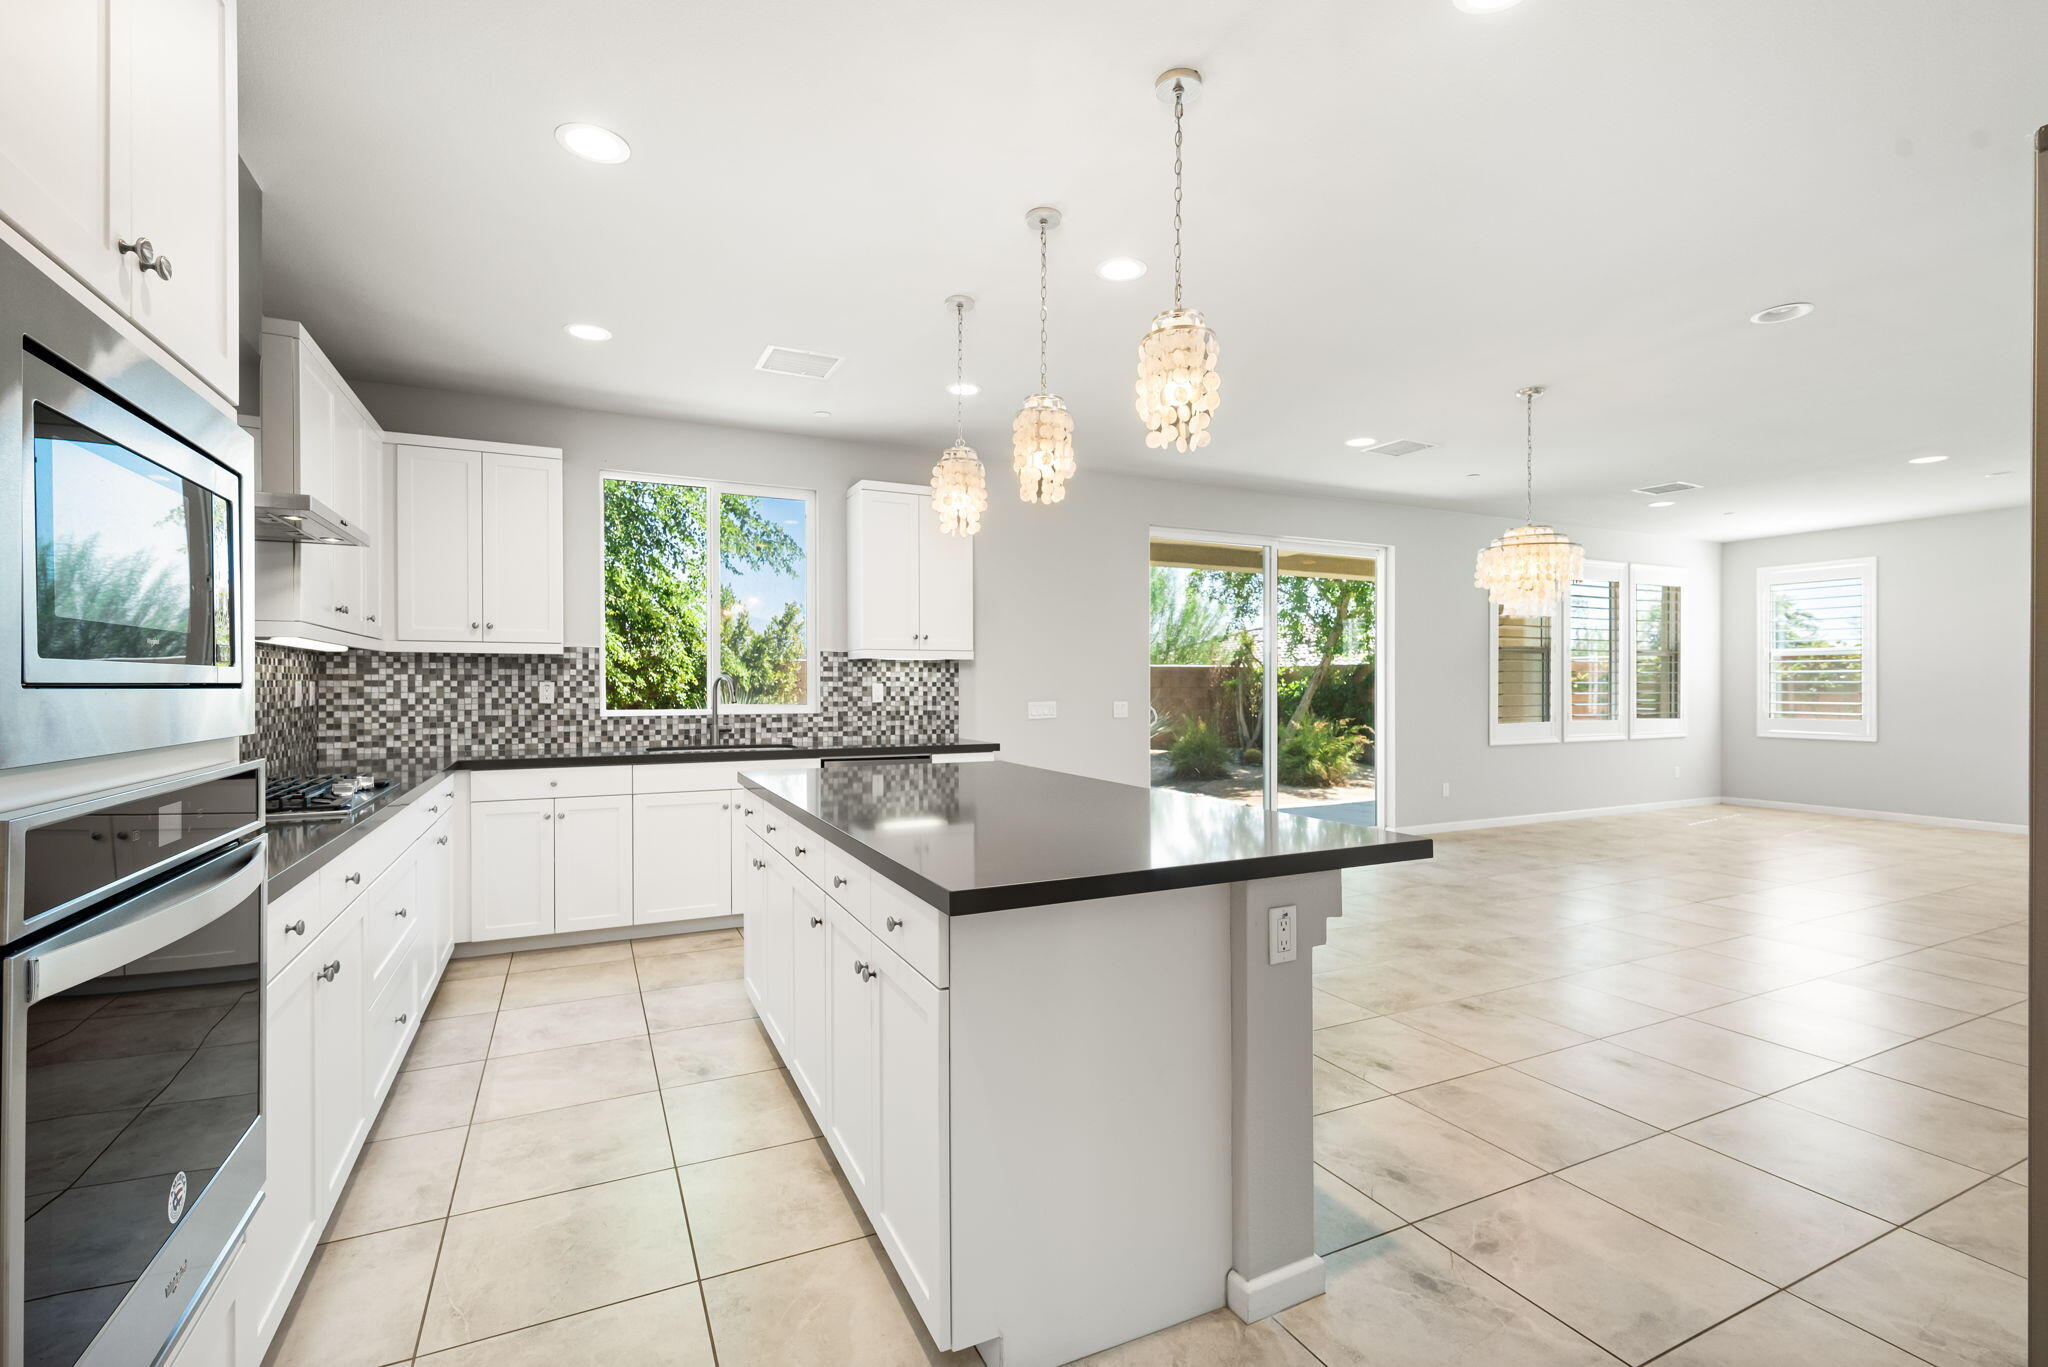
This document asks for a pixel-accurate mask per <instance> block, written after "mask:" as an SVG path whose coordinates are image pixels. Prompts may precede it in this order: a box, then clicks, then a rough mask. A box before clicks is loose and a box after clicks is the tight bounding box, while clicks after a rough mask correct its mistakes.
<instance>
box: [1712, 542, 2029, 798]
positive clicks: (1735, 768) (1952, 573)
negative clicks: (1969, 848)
mask: <svg viewBox="0 0 2048 1367" xmlns="http://www.w3.org/2000/svg"><path fill="white" fill-rule="evenodd" d="M1866 555H1868V556H1875V557H1876V558H1877V740H1876V741H1874V742H1858V741H1841V740H1786V739H1781V738H1776V737H1769V738H1767V737H1760V736H1758V735H1757V734H1756V729H1757V728H1756V719H1757V669H1758V664H1757V647H1758V641H1757V588H1756V572H1757V570H1758V569H1760V568H1763V567H1765V566H1773V565H1800V564H1807V563H1809V562H1813V561H1821V560H1840V559H1846V558H1849V557H1854V556H1866ZM2029 555H2030V552H2029V529H2028V510H2027V509H2025V508H2001V509H1997V510H1994V511H1991V512H1983V513H1965V514H1961V515H1959V516H1955V517H1930V518H1924V519H1920V520H1917V521H1912V522H1887V523H1882V524H1879V525H1876V526H1868V527H1845V528H1840V529H1838V530H1834V531H1826V532H1808V533H1804V534H1802V535H1798V536H1774V537H1765V538H1763V539H1760V540H1756V541H1736V542H1730V543H1729V544H1728V545H1727V546H1725V547H1723V553H1722V560H1721V567H1722V594H1723V599H1724V612H1723V619H1722V621H1723V641H1724V649H1723V652H1722V661H1723V668H1724V674H1723V687H1722V698H1723V700H1724V708H1723V715H1722V734H1723V744H1722V756H1723V758H1722V765H1723V770H1724V773H1725V785H1726V791H1727V794H1728V795H1729V796H1730V797H1749V798H1761V799H1765V800H1769V801H1777V802H1798V803H1807V804H1811V805H1814V806H1821V807H1845V808H1851V809H1854V810H1858V811H1875V812H1904V813H1911V814H1914V815H1919V816H1937V817H1951V818H1959V819H1962V820H1968V821H1991V822H2001V823H2009V824H2013V825H2018V824H2020V823H2023V822H2025V821H2026V819H2027V635H2028V629H2029V620H2030V619H2029V610H2028V602H2027V594H2028V574H2029V563H2030V562H2029Z"/></svg>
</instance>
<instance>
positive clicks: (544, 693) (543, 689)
mask: <svg viewBox="0 0 2048 1367" xmlns="http://www.w3.org/2000/svg"><path fill="white" fill-rule="evenodd" d="M540 700H541V702H542V704H543V705H545V704H547V703H551V702H553V701H554V700H555V685H554V681H553V680H552V679H548V680H543V681H542V682H541V686H540Z"/></svg>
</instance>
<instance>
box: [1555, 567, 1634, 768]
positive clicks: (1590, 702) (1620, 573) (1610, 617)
mask: <svg viewBox="0 0 2048 1367" xmlns="http://www.w3.org/2000/svg"><path fill="white" fill-rule="evenodd" d="M1627 580H1628V567H1627V566H1625V565H1609V564H1602V563H1600V562H1598V561H1590V560H1589V561H1587V562H1586V570H1585V577H1584V578H1583V579H1580V580H1577V581H1576V582H1574V583H1573V584H1572V585H1571V587H1570V589H1569V590H1567V591H1566V594H1565V624H1566V633H1567V634H1566V639H1565V650H1566V658H1567V665H1568V673H1567V675H1566V695H1565V697H1566V711H1565V717H1564V738H1565V739H1566V740H1619V739H1621V738H1622V737H1624V736H1626V735H1627V734H1628V718H1627V713H1626V712H1625V710H1624V708H1625V704H1626V699H1627V696H1628V676H1627V673H1626V671H1625V668H1624V664H1625V661H1626V659H1627V655H1626V647H1627V641H1628V638H1627V636H1626V635H1625V634H1624V632H1623V630H1622V620H1621V605H1622V603H1623V602H1624V601H1625V590H1626V588H1627Z"/></svg>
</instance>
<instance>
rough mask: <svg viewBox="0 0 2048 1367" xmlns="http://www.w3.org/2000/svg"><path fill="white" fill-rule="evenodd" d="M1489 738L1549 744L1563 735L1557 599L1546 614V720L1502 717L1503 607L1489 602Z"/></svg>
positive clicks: (1492, 741)
mask: <svg viewBox="0 0 2048 1367" xmlns="http://www.w3.org/2000/svg"><path fill="white" fill-rule="evenodd" d="M1486 608H1487V611H1486V616H1487V628H1486V679H1487V687H1486V739H1487V743H1488V744H1489V745H1547V744H1551V743H1553V742H1555V741H1556V740H1557V739H1558V737H1559V735H1560V729H1559V728H1560V718H1561V716H1562V714H1561V713H1560V712H1559V710H1558V677H1557V674H1558V669H1557V666H1558V644H1557V643H1558V635H1559V633H1558V603H1557V602H1556V601H1555V600H1553V601H1552V602H1551V604H1550V611H1549V612H1548V613H1546V614H1543V615H1544V616H1547V617H1548V618H1549V621H1550V642H1549V644H1548V646H1547V647H1546V648H1545V651H1544V655H1545V658H1546V661H1547V663H1548V665H1549V669H1550V678H1549V681H1548V682H1549V690H1548V691H1549V694H1550V718H1549V720H1547V721H1521V722H1508V721H1502V720H1501V719H1500V623H1501V611H1500V609H1499V608H1497V607H1495V606H1494V605H1493V603H1492V602H1491V601H1489V602H1488V603H1487V605H1486Z"/></svg>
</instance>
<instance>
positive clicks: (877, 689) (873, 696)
mask: <svg viewBox="0 0 2048 1367" xmlns="http://www.w3.org/2000/svg"><path fill="white" fill-rule="evenodd" d="M881 700H882V681H881V680H880V679H876V680H875V681H874V682H873V683H870V684H869V685H868V701H869V702H880V701H881Z"/></svg>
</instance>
